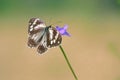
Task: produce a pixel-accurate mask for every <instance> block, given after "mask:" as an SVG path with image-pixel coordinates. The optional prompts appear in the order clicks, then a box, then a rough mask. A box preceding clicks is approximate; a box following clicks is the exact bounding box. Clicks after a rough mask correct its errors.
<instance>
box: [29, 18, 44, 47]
mask: <svg viewBox="0 0 120 80" xmlns="http://www.w3.org/2000/svg"><path fill="white" fill-rule="evenodd" d="M45 27H46V26H45V23H44V22H43V21H41V20H40V19H39V18H32V19H30V21H29V26H28V34H29V37H28V46H29V47H36V46H37V45H38V44H39V42H40V41H41V39H42V36H43V34H44V30H45Z"/></svg>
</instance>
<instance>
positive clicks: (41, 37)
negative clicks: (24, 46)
mask: <svg viewBox="0 0 120 80" xmlns="http://www.w3.org/2000/svg"><path fill="white" fill-rule="evenodd" d="M28 34H29V37H28V46H29V47H31V48H32V47H37V52H38V53H40V54H42V53H44V52H46V51H47V50H48V49H49V48H52V47H55V46H59V45H60V44H61V42H62V37H61V35H60V33H59V32H58V31H57V30H56V29H55V28H54V27H52V26H51V25H50V26H46V25H45V23H44V22H43V21H41V20H40V19H39V18H32V19H30V21H29V26H28Z"/></svg>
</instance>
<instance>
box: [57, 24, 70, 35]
mask: <svg viewBox="0 0 120 80" xmlns="http://www.w3.org/2000/svg"><path fill="white" fill-rule="evenodd" d="M67 28H68V25H64V26H63V27H59V26H56V30H57V31H59V32H60V34H61V35H66V36H70V34H69V33H68V32H67Z"/></svg>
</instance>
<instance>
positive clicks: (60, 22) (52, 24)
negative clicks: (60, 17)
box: [51, 21, 62, 25]
mask: <svg viewBox="0 0 120 80" xmlns="http://www.w3.org/2000/svg"><path fill="white" fill-rule="evenodd" d="M59 23H62V21H57V22H54V23H52V24H51V25H54V24H59Z"/></svg>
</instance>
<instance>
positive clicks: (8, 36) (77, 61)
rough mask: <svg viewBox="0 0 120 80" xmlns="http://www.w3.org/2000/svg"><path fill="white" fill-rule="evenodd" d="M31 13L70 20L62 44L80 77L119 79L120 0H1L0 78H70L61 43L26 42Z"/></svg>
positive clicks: (55, 22)
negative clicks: (39, 47)
mask: <svg viewBox="0 0 120 80" xmlns="http://www.w3.org/2000/svg"><path fill="white" fill-rule="evenodd" d="M33 17H38V18H41V19H42V20H43V21H45V23H46V25H50V24H53V26H56V25H59V26H64V25H65V24H68V25H69V28H68V32H69V33H70V34H71V37H66V36H63V42H62V46H63V47H64V49H65V51H66V53H67V56H68V58H69V60H70V62H71V64H72V66H73V68H74V70H75V73H76V74H77V76H78V78H79V80H120V0H0V80H74V77H73V75H72V73H71V71H70V70H69V68H68V66H67V64H66V61H65V59H64V57H63V55H62V53H61V51H60V49H59V47H56V48H53V49H50V50H49V51H48V52H47V53H45V54H44V55H39V54H37V51H36V48H33V49H30V48H28V47H27V44H26V43H27V37H28V34H27V28H28V21H29V19H30V18H33ZM59 21H61V23H58V22H59Z"/></svg>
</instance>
